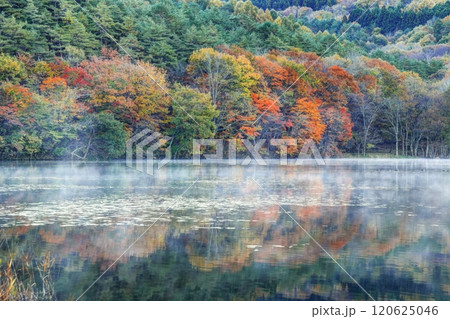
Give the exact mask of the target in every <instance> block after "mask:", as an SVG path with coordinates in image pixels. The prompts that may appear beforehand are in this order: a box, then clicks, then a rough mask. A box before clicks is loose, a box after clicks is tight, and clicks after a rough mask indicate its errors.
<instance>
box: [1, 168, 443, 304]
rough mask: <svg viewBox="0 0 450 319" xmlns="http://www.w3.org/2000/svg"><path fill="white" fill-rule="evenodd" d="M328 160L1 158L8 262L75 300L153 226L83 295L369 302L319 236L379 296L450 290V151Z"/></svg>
mask: <svg viewBox="0 0 450 319" xmlns="http://www.w3.org/2000/svg"><path fill="white" fill-rule="evenodd" d="M328 164H329V165H327V166H314V165H311V166H298V167H279V166H271V165H269V166H266V167H263V166H248V167H239V166H236V167H232V166H227V165H213V164H209V165H204V166H201V167H197V166H192V165H191V164H189V163H186V162H183V163H174V164H171V165H169V166H166V167H164V168H163V169H161V170H159V171H158V172H157V174H156V175H155V176H148V175H145V174H142V173H139V172H137V171H135V170H133V169H130V168H127V167H126V166H125V165H124V164H123V163H87V164H80V163H78V164H73V163H67V162H66V163H61V162H59V163H54V162H35V163H0V260H3V261H4V260H7V259H8V258H10V256H14V255H18V254H30V255H32V256H35V257H39V256H45V255H46V254H50V255H51V256H53V257H54V258H55V265H54V269H53V272H52V273H53V276H54V279H53V281H54V283H55V289H56V295H57V298H58V299H60V300H71V299H76V298H77V297H78V296H79V295H80V294H81V293H82V292H83V291H84V290H85V289H86V288H87V287H88V286H89V285H90V284H91V283H92V282H93V281H94V280H95V279H96V278H97V277H98V276H99V275H100V274H101V273H102V272H103V271H104V270H106V269H107V268H108V267H109V266H110V265H111V264H112V263H113V262H114V261H115V260H117V259H118V258H119V257H120V256H121V255H122V254H123V252H124V251H125V250H126V249H127V248H128V247H129V246H130V244H131V243H133V242H134V241H135V240H136V239H137V238H138V237H139V236H140V235H142V233H143V232H144V231H145V230H146V229H148V227H149V226H150V225H153V226H152V227H151V228H150V229H148V231H147V232H146V233H145V234H144V235H143V236H142V238H140V239H139V240H138V241H137V242H136V244H135V245H134V246H132V247H131V248H130V249H129V250H128V251H127V252H126V253H125V254H124V255H123V256H122V257H121V258H120V259H119V260H118V262H117V263H116V264H115V265H114V266H113V267H111V269H110V270H109V271H108V272H107V273H106V274H105V275H104V276H103V277H102V278H101V279H100V280H99V281H98V282H97V283H96V284H95V285H94V286H93V287H92V288H91V289H90V290H89V291H88V292H87V293H86V294H85V295H84V296H83V298H82V299H84V300H367V299H368V298H369V297H368V296H367V294H365V293H364V291H363V290H362V289H361V288H360V287H359V286H358V285H357V284H356V283H355V282H354V281H353V280H352V279H351V278H350V277H349V276H348V275H347V274H346V273H345V272H344V271H342V269H341V268H340V267H339V266H338V265H337V264H336V263H335V262H334V261H333V260H332V259H331V258H330V257H329V256H328V255H327V254H325V252H324V251H323V250H322V249H321V248H320V247H319V246H318V245H317V243H319V244H320V245H321V246H322V247H323V248H324V249H325V250H326V251H327V252H328V253H329V254H330V255H331V256H333V258H335V259H336V261H337V262H338V263H339V264H340V265H341V266H342V267H343V268H344V269H345V270H346V271H347V272H348V273H349V274H350V275H351V276H352V277H353V278H354V279H355V280H356V281H357V282H359V283H360V285H361V286H362V287H364V289H366V290H367V291H368V292H369V293H370V294H371V295H372V296H373V297H374V298H375V299H377V300H450V279H449V273H450V269H449V268H450V266H449V246H450V234H449V230H450V215H449V213H450V162H449V161H445V160H434V161H419V160H398V161H389V160H366V161H363V160H334V161H329V162H328ZM183 193H184V194H183ZM181 194H183V196H182V197H180V195H181ZM164 213H165V214H164ZM288 214H289V215H288ZM294 220H295V221H294ZM297 223H298V224H299V225H297ZM307 232H308V233H309V234H310V235H311V236H312V237H313V238H314V239H315V240H316V241H317V243H315V242H314V241H313V240H312V239H311V238H310V237H309V236H308V234H307ZM0 266H1V265H0Z"/></svg>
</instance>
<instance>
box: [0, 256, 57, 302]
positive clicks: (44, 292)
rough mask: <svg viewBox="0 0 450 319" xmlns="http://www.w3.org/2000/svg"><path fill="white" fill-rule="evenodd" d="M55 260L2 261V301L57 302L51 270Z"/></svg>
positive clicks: (0, 268) (0, 284)
mask: <svg viewBox="0 0 450 319" xmlns="http://www.w3.org/2000/svg"><path fill="white" fill-rule="evenodd" d="M53 263H54V259H53V258H51V257H50V256H49V255H46V256H45V257H43V258H40V259H31V258H30V257H29V256H27V255H25V256H23V257H21V258H15V259H12V258H11V259H10V260H9V261H8V262H4V263H1V261H0V301H18V300H22V301H24V300H55V291H54V285H53V282H52V278H51V269H52V266H53Z"/></svg>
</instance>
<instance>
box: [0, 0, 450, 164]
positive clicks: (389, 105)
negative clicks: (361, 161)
mask: <svg viewBox="0 0 450 319" xmlns="http://www.w3.org/2000/svg"><path fill="white" fill-rule="evenodd" d="M267 3H268V2H267ZM267 3H266V4H267ZM344 3H348V2H339V3H336V4H335V5H333V6H331V7H323V6H320V5H318V6H317V8H319V7H320V8H322V9H321V10H311V9H306V10H296V9H295V10H294V11H295V14H290V12H291V11H292V10H291V9H292V8H291V9H289V10H285V11H283V12H280V11H279V12H276V11H275V10H272V11H269V10H263V9H261V8H258V7H256V6H254V5H252V3H251V2H250V1H249V0H248V1H246V2H242V1H236V0H231V1H228V2H223V1H220V0H193V1H177V0H155V1H151V2H149V1H147V0H136V1H133V2H129V1H115V0H93V1H89V2H79V3H77V2H74V1H73V0H43V1H37V0H11V1H5V0H0V81H1V85H0V123H1V126H0V158H2V159H24V158H41V159H42V158H51V159H53V158H82V159H100V158H102V159H109V158H121V157H123V155H124V151H125V150H124V144H125V140H126V138H127V137H129V136H130V135H131V134H133V132H137V131H139V130H141V129H142V128H150V129H152V130H156V131H159V132H161V133H163V134H166V135H169V136H172V137H173V139H172V141H171V143H172V144H171V146H172V149H173V154H174V155H175V156H176V157H188V156H190V155H191V152H192V139H193V138H212V137H214V138H223V139H233V138H238V139H242V138H246V139H250V140H255V139H257V138H264V139H269V138H293V139H296V140H297V141H298V144H299V146H302V145H303V144H304V143H305V141H306V140H309V139H312V140H313V141H315V142H316V143H317V144H318V146H319V148H320V150H321V151H322V152H323V154H325V155H327V156H339V155H340V154H342V153H343V152H351V153H357V154H366V153H367V152H368V151H376V152H386V153H393V154H395V155H404V156H425V157H434V156H440V157H443V156H448V154H449V145H450V105H449V101H450V90H449V78H450V74H449V68H448V64H449V59H448V45H449V43H448V42H449V38H448V34H449V32H448V29H449V18H448V17H446V16H444V15H445V14H446V12H447V11H446V10H448V4H449V1H447V2H444V3H438V4H437V5H435V6H434V7H433V8H431V9H429V8H428V7H427V8H424V9H414V10H409V9H408V10H406V9H405V8H406V5H409V4H412V3H413V2H411V3H409V2H408V3H402V4H401V5H402V6H403V7H402V8H401V9H399V6H398V2H394V1H392V2H389V5H392V6H390V7H388V8H385V7H381V8H379V7H374V8H373V9H371V10H369V11H368V12H367V13H366V14H365V15H364V18H361V19H358V23H351V21H356V20H357V17H356V14H355V11H356V10H362V9H361V8H363V7H364V3H363V2H357V3H362V4H358V5H353V2H350V3H351V4H352V6H351V7H345V8H344V5H343V4H344ZM318 4H320V2H318ZM329 4H333V3H332V2H330V3H329ZM361 6H362V7H361ZM414 8H416V7H414ZM405 10H406V11H405ZM405 12H406V13H405ZM395 14H406V15H407V16H408V17H411V21H412V22H408V21H407V22H401V21H400V22H399V23H398V24H396V25H394V24H392V25H394V27H393V26H391V23H387V22H386V17H388V16H389V17H392V16H395ZM423 17H425V18H423ZM402 20H403V19H402ZM395 21H397V20H395ZM403 23H406V24H405V25H403ZM392 28H393V29H392ZM391 29H392V30H391ZM266 152H267V154H269V155H272V156H277V153H276V149H274V148H270V147H269V148H268V149H267V150H266ZM298 152H299V148H292V149H289V155H290V156H296V155H297V154H298Z"/></svg>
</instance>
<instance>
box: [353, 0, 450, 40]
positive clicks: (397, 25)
mask: <svg viewBox="0 0 450 319" xmlns="http://www.w3.org/2000/svg"><path fill="white" fill-rule="evenodd" d="M403 8H404V6H397V7H384V6H383V7H381V8H380V7H378V6H375V7H374V8H372V9H370V10H368V11H367V12H365V11H366V10H367V7H361V6H356V7H355V9H353V10H352V11H351V12H350V16H349V21H351V22H353V21H356V20H358V23H359V24H360V25H361V26H363V27H378V28H381V32H383V33H387V32H394V31H397V30H405V29H412V28H414V27H416V26H418V25H421V24H425V23H426V22H427V21H428V20H430V19H432V18H434V17H436V18H445V17H446V16H448V15H450V1H447V2H445V3H440V4H437V5H435V6H434V7H433V8H423V9H422V10H420V11H417V12H415V11H410V10H406V11H402V9H403ZM364 12H365V13H364ZM363 13H364V14H363Z"/></svg>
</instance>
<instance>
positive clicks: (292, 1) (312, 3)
mask: <svg viewBox="0 0 450 319" xmlns="http://www.w3.org/2000/svg"><path fill="white" fill-rule="evenodd" d="M252 3H253V4H254V5H255V6H257V7H259V8H262V9H274V10H284V9H286V8H289V7H292V6H298V7H310V8H312V9H314V10H319V9H321V8H322V7H324V6H330V7H331V6H333V5H335V4H336V3H337V1H336V0H252Z"/></svg>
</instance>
